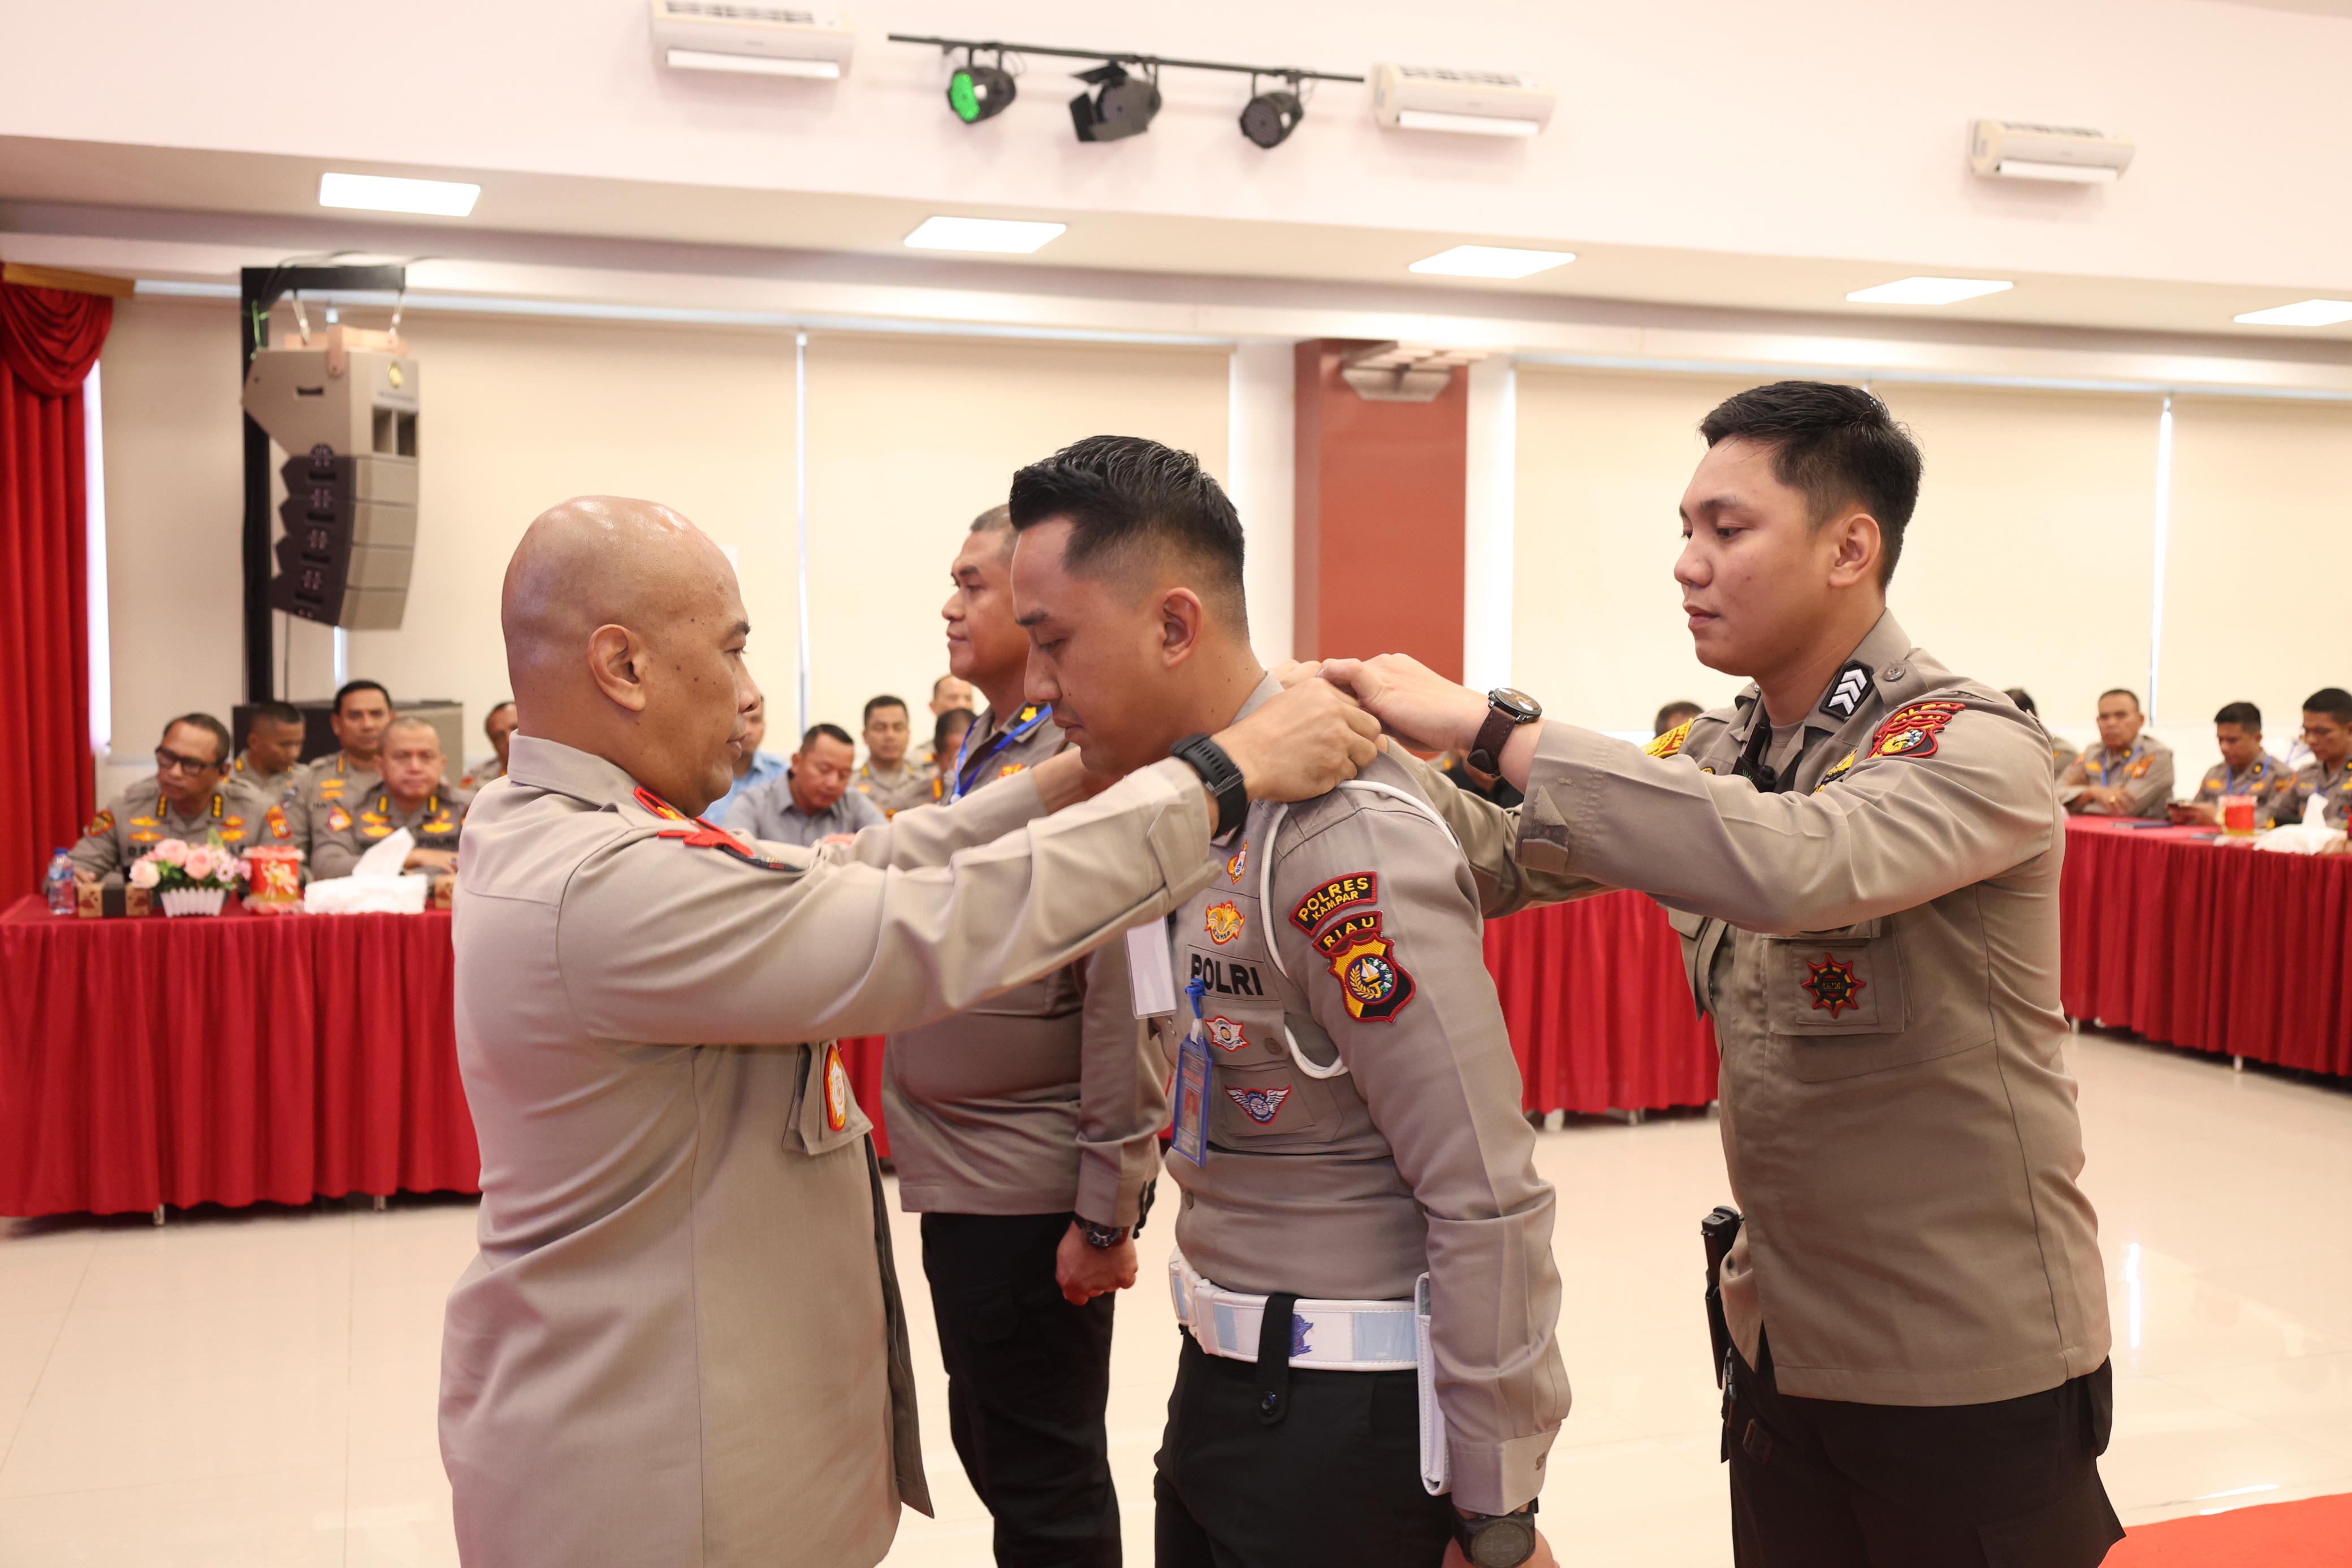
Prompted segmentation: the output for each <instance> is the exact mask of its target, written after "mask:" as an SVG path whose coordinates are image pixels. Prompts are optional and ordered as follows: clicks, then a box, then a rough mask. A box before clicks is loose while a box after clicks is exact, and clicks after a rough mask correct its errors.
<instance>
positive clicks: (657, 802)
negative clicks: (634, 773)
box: [636, 784, 692, 822]
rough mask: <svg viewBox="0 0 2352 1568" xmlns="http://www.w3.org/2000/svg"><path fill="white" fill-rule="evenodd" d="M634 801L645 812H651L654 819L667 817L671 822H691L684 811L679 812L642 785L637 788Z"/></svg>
mask: <svg viewBox="0 0 2352 1568" xmlns="http://www.w3.org/2000/svg"><path fill="white" fill-rule="evenodd" d="M636 801H637V804H638V805H640V806H643V807H644V808H645V809H646V810H648V811H651V812H652V813H653V814H654V815H655V816H656V817H667V818H668V819H669V820H670V821H673V822H684V821H692V819H691V818H689V817H688V816H687V814H686V813H685V812H684V811H681V810H678V809H677V807H675V806H673V805H671V804H670V803H669V802H668V801H667V800H663V799H662V798H661V797H660V796H658V795H656V794H655V793H654V792H653V791H652V790H650V789H646V787H645V786H644V785H642V784H640V785H638V786H637V790H636Z"/></svg>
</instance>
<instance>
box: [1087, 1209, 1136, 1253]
mask: <svg viewBox="0 0 2352 1568" xmlns="http://www.w3.org/2000/svg"><path fill="white" fill-rule="evenodd" d="M1076 1218H1077V1221H1078V1234H1079V1235H1080V1236H1082V1237H1084V1238H1085V1239H1086V1243H1087V1246H1089V1247H1116V1246H1118V1244H1119V1243H1120V1242H1122V1241H1124V1240H1126V1239H1127V1227H1126V1226H1124V1225H1097V1224H1096V1223H1095V1222H1094V1221H1093V1220H1091V1219H1088V1218H1086V1217H1085V1216H1084V1215H1079V1216H1077V1217H1076Z"/></svg>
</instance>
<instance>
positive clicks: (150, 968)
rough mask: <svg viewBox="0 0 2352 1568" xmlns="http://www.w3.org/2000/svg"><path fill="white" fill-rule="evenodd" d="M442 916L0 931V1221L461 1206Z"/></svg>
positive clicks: (464, 1183)
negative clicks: (436, 1199)
mask: <svg viewBox="0 0 2352 1568" xmlns="http://www.w3.org/2000/svg"><path fill="white" fill-rule="evenodd" d="M451 957H452V955H451V952H450V946H449V916H448V915H446V914H425V915H333V916H324V915H247V914H244V913H242V912H239V913H236V914H228V915H219V916H216V917H214V918H210V919H205V918H196V919H184V920H167V919H164V918H163V917H161V916H153V917H150V918H148V919H144V920H82V919H79V918H75V917H69V916H58V915H51V914H49V913H48V911H47V908H46V907H45V906H44V905H43V904H42V902H41V901H40V900H39V899H37V898H27V899H24V900H22V901H20V902H19V903H17V904H16V905H15V906H14V907H12V908H10V909H8V910H7V911H6V912H5V914H0V1214H16V1215H29V1214H61V1213H70V1212H79V1211H89V1212H95V1213H100V1214H108V1213H120V1212H125V1211H137V1210H142V1209H150V1208H153V1207H155V1206H156V1205H158V1204H171V1205H173V1206H178V1207H184V1206H186V1205H190V1204H195V1203H206V1202H209V1203H223V1204H230V1205H238V1204H249V1203H257V1202H265V1201H267V1202H275V1203H307V1202H309V1201H310V1198H311V1197H313V1196H314V1195H318V1194H326V1195H328V1196H337V1195H341V1194H343V1193H352V1192H364V1193H376V1194H388V1193H392V1192H396V1191H409V1192H430V1191H457V1192H472V1191H475V1190H477V1188H478V1183H479V1180H480V1176H481V1160H480V1156H479V1155H478V1153H477V1151H476V1148H475V1144H474V1124H473V1120H472V1118H471V1117H470V1116H469V1115H468V1114H467V1110H466V1095H465V1090H464V1088H463V1086H462V1085H461V1084H460V1083H459V1082H458V1077H457V1039H456V1035H455V1031H454V1029H453V1027H452V1020H451V1016H450V996H451V989H450V987H451Z"/></svg>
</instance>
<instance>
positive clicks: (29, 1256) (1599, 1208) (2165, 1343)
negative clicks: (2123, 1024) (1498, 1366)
mask: <svg viewBox="0 0 2352 1568" xmlns="http://www.w3.org/2000/svg"><path fill="white" fill-rule="evenodd" d="M2074 1062H2075V1067H2076V1070H2077V1071H2078V1074H2079V1075H2080V1077H2081V1079H2082V1082H2083V1106H2084V1116H2085V1119H2086V1122H2087V1124H2088V1136H2089V1146H2090V1155H2091V1166H2090V1170H2089V1173H2088V1180H2089V1182H2090V1186H2091V1190H2092V1194H2093V1197H2095V1199H2096V1200H2097V1202H2098V1205H2099V1210H2100V1216H2101V1220H2102V1232H2103V1236H2104V1239H2105V1248H2106V1256H2107V1264H2108V1274H2109V1281H2110V1291H2111V1292H2112V1297H2113V1304H2114V1312H2115V1319H2116V1352H2115V1356H2116V1375H2117V1376H2116V1412H2117V1413H2116V1438H2115V1444H2114V1447H2113V1448H2112V1449H2111V1450H2110V1451H2109V1453H2108V1456H2107V1458H2106V1461H2105V1473H2106V1478H2107V1485H2108V1489H2109V1490H2110V1491H2111V1492H2112V1493H2113V1494H2114V1497H2115V1500H2116V1506H2117V1508H2119V1509H2120V1510H2121V1511H2122V1512H2123V1515H2124V1519H2125V1522H2126V1523H2127V1524H2128V1523H2137V1522H2142V1521H2149V1520H2155V1519H2161V1518H2168V1517H2171V1516H2173V1515H2176V1514H2180V1513H2188V1512H2193V1511H2199V1510H2210V1509H2215V1508H2222V1507H2229V1506H2234V1505H2238V1504H2242V1503H2248V1502H2269V1501H2280V1500H2286V1499H2290V1498H2294V1497H2301V1496H2306V1495H2312V1494H2315V1493H2322V1492H2331V1491H2345V1490H2352V1249H2347V1247H2346V1246H2345V1244H2344V1241H2343V1235H2342V1232H2341V1231H2340V1230H2339V1229H2338V1228H2337V1226H2338V1224H2339V1223H2340V1219H2339V1214H2340V1202H2341V1199H2342V1197H2343V1196H2344V1195H2345V1194H2346V1193H2347V1192H2352V1090H2341V1089H2334V1088H2328V1087H2324V1086H2319V1085H2314V1084H2309V1083H2304V1082H2290V1081H2287V1080H2284V1079H2280V1078H2276V1077H2272V1076H2268V1075H2263V1074H2259V1073H2252V1072H2249V1073H2244V1074H2236V1073H2232V1072H2231V1071H2229V1070H2228V1067H2227V1066H2226V1064H2221V1063H2216V1062H2213V1061H2206V1060H2203V1059H2195V1058H2190V1057H2188V1056H2184V1055H2179V1054H2177V1053H2174V1052H2170V1051H2158V1050H2153V1049H2149V1048H2147V1047H2142V1046H2137V1045H2132V1044H2127V1043H2124V1042H2120V1041H2116V1040H2103V1039H2096V1038H2085V1039H2084V1040H2080V1041H2078V1042H2077V1046H2076V1049H2075V1052H2074ZM1540 1159H1541V1163H1542V1166H1543V1169H1544V1173H1545V1175H1546V1176H1549V1177H1550V1178H1551V1180H1552V1181H1553V1182H1555V1183H1556V1184H1558V1186H1559V1189H1560V1194H1561V1198H1562V1202H1561V1208H1560V1230H1559V1243H1558V1245H1559V1260H1560V1266H1561V1272H1562V1274H1563V1275H1564V1277H1565V1280H1566V1283H1567V1296H1566V1304H1565V1307H1564V1310H1563V1312H1562V1315H1561V1324H1560V1334H1561V1341H1562V1343H1563V1346H1564V1349H1565V1351H1566V1354H1567V1358H1568V1365H1569V1372H1570V1376H1571V1378H1572V1379H1573V1381H1574V1383H1575V1385H1576V1410H1575V1414H1574V1415H1573V1416H1570V1419H1569V1423H1568V1426H1567V1428H1566V1429H1565V1430H1564V1431H1563V1432H1562V1434H1561V1436H1560V1443H1559V1449H1558V1451H1557V1452H1556V1454H1555V1457H1554V1459H1553V1461H1552V1466H1551V1484H1550V1490H1549V1492H1548V1493H1547V1494H1546V1496H1545V1499H1544V1516H1543V1517H1544V1522H1545V1525H1546V1527H1547V1530H1548V1531H1549V1533H1550V1534H1551V1535H1552V1536H1553V1538H1554V1540H1555V1541H1557V1542H1559V1543H1560V1544H1561V1546H1562V1547H1563V1548H1564V1550H1563V1558H1564V1559H1565V1560H1570V1561H1580V1562H1584V1563H1629V1564H1630V1563H1641V1564H1643V1565H1645V1568H1675V1565H1680V1564H1688V1565H1692V1568H1699V1565H1707V1568H1713V1565H1715V1564H1720V1563H1727V1562H1728V1560H1729V1550H1728V1547H1727V1543H1726V1536H1725V1528H1724V1522H1723V1511H1724V1504H1723V1486H1724V1482H1723V1471H1722V1469H1721V1467H1720V1466H1719V1465H1717V1463H1716V1460H1715V1441H1716V1437H1715V1428H1714V1426H1713V1416H1714V1409H1715V1392H1714V1388H1713V1386H1712V1385H1711V1384H1710V1382H1709V1380H1708V1378H1707V1375H1706V1365H1705V1362H1706V1350H1705V1348H1704V1343H1705V1340H1704V1335H1705V1330H1704V1328H1703V1326H1702V1324H1701V1320H1700V1317H1699V1313H1698V1308H1697V1304H1696V1291H1695V1289H1694V1285H1695V1282H1696V1279H1697V1276H1698V1272H1699V1269H1698V1261H1697V1239H1696V1224H1697V1219H1698V1217H1699V1216H1700V1215H1701V1214H1703V1213H1705V1212H1706V1209H1707V1208H1708V1207H1710V1206H1712V1205H1713V1204H1715V1203H1716V1202H1717V1201H1719V1200H1720V1199H1721V1197H1723V1196H1724V1188H1723V1182H1722V1165H1721V1156H1720V1154H1719V1153H1718V1151H1717V1145H1716V1139H1715V1126H1714V1124H1713V1122H1712V1121H1711V1120H1708V1119H1706V1118H1704V1117H1679V1118H1665V1119H1658V1120H1653V1121H1652V1122H1650V1123H1649V1124H1646V1125H1643V1126H1639V1127H1627V1126H1621V1125H1617V1124H1610V1123H1591V1124H1579V1125H1577V1126H1575V1127H1573V1128H1570V1129H1567V1130H1564V1131H1563V1130H1558V1129H1555V1130H1553V1131H1551V1132H1549V1133H1547V1134H1544V1136H1543V1139H1542V1143H1541V1155H1540ZM472 1222H473V1210H472V1207H471V1206H470V1205H467V1204H464V1203H458V1202H454V1201H439V1202H434V1201H424V1200H417V1201H409V1202H404V1203H402V1204H399V1205H396V1206H395V1207H394V1209H393V1210H392V1211H391V1212H389V1213H385V1214H375V1213H372V1212H369V1211H367V1210H366V1209H365V1208H364V1207H320V1208H318V1209H315V1210H310V1211H300V1212H291V1213H289V1212H283V1211H276V1212H270V1213H267V1214H258V1215H217V1216H214V1215H207V1216H197V1217H191V1218H179V1217H175V1218H173V1222H172V1223H171V1224H170V1225H168V1226H166V1227H165V1228H163V1229H161V1230H157V1229H155V1228H152V1227H151V1226H149V1225H148V1223H147V1222H146V1221H145V1220H144V1219H143V1218H133V1219H115V1220H107V1221H102V1222H91V1221H80V1222H73V1221H47V1222H38V1223H29V1222H23V1221H16V1222H8V1221H0V1568H51V1565H53V1564H105V1565H118V1564H120V1565H130V1564H138V1565H141V1568H149V1565H161V1564H168V1565H170V1568H213V1565H220V1568H278V1565H280V1564H298V1563H299V1564H306V1565H307V1564H331V1563H350V1564H355V1565H356V1564H377V1563H398V1564H426V1563H454V1562H455V1561H456V1552H455V1550H454V1548H453V1547H452V1544H451V1542H450V1534H449V1502H448V1488H447V1484H446V1482H445V1481H444V1480H443V1479H442V1475H441V1469H440V1461H439V1459H438V1458H437V1457H436V1448H435V1444H434V1429H433V1415H434V1389H435V1383H436V1357H437V1354H438V1348H439V1331H440V1305H441V1298H442V1295H443V1293H444V1292H445V1291H446V1290H447V1288H448V1285H449V1282H450V1281H452V1280H454V1279H455V1278H456V1277H457V1272H458V1270H460V1269H461V1268H463V1267H464V1265H465V1262H466V1260H467V1257H468V1256H469V1255H470V1254H471V1251H472ZM900 1244H901V1247H902V1249H903V1250H902V1254H901V1256H902V1258H903V1259H904V1260H906V1262H907V1266H908V1272H909V1276H910V1278H909V1283H910V1285H911V1286H912V1287H913V1288H912V1290H911V1291H910V1297H911V1298H912V1299H913V1300H914V1301H917V1302H918V1303H919V1302H920V1301H922V1300H923V1293H922V1289H921V1283H920V1281H919V1278H915V1277H914V1275H915V1274H916V1271H917V1270H918V1269H919V1265H917V1264H916V1263H915V1262H914V1261H913V1260H914V1258H915V1256H916V1249H915V1238H914V1233H913V1228H912V1226H911V1225H910V1224H907V1223H905V1222H904V1221H903V1219H902V1223H901V1225H900ZM1161 1244H1164V1241H1163V1243H1161ZM1159 1249H1160V1244H1155V1246H1154V1248H1153V1249H1152V1250H1153V1251H1154V1252H1157V1251H1158V1250H1159ZM1156 1282H1157V1281H1156V1280H1154V1279H1151V1278H1149V1277H1148V1278H1147V1280H1146V1281H1145V1283H1146V1285H1147V1286H1148V1287H1149V1286H1152V1285H1155V1284H1156ZM1119 1312H1120V1329H1119V1335H1118V1348H1117V1352H1116V1366H1115V1373H1114V1385H1115V1386H1114V1389H1113V1393H1112V1396H1111V1408H1110V1425H1111V1437H1112V1444H1113V1452H1114V1456H1115V1461H1116V1464H1117V1467H1118V1485H1119V1492H1120V1497H1121V1499H1122V1500H1123V1501H1124V1503H1125V1504H1126V1521H1127V1529H1128V1540H1129V1545H1130V1553H1131V1560H1132V1561H1134V1562H1137V1563H1143V1562H1146V1561H1148V1559H1149V1544H1148V1543H1149V1542H1150V1464H1151V1452H1152V1449H1153V1448H1154V1446H1155V1445H1156V1443H1157V1441H1158V1437H1159V1429H1160V1419H1161V1416H1162V1412H1163V1406H1164V1402H1165V1397H1166V1389H1167V1385H1168V1378H1169V1375H1170V1368H1171V1363H1172V1360H1173V1357H1174V1352H1175V1343H1176V1342H1175V1333H1174V1329H1173V1327H1172V1324H1171V1315H1170V1312H1169V1307H1168V1301H1167V1296H1166V1293H1165V1291H1160V1290H1158V1289H1151V1288H1146V1289H1140V1290H1139V1291H1135V1292H1134V1293H1132V1294H1130V1295H1129V1296H1128V1297H1126V1298H1124V1299H1122V1301H1121V1302H1120V1307H1119ZM914 1315H915V1319H916V1343H915V1353H916V1358H917V1362H918V1364H919V1366H920V1367H921V1368H922V1369H923V1377H924V1389H923V1398H924V1409H925V1414H926V1416H927V1417H928V1418H929V1425H928V1428H927V1429H928V1431H929V1437H930V1439H931V1444H930V1453H929V1462H930V1470H931V1482H932V1488H933V1490H934V1492H935V1493H936V1494H937V1495H938V1497H939V1500H940V1517H939V1518H938V1519H936V1520H926V1519H922V1518H920V1517H918V1516H914V1515H909V1516H908V1518H907V1520H906V1521H905V1523H904V1525H903V1527H902V1529H901V1531H900V1534H899V1539H898V1548H897V1550H896V1551H895V1552H893V1553H892V1554H891V1557H890V1562H891V1563H893V1564H901V1565H915V1564H920V1565H923V1568H934V1565H938V1568H944V1565H948V1564H979V1563H986V1562H987V1561H988V1560H989V1553H988V1521H987V1518H986V1516H985V1515H984V1514H983V1513H982V1511H981V1510H980V1508H979V1506H978V1504H977V1502H976V1501H975V1500H973V1498H972V1496H971V1492H970V1490H968V1489H967V1488H966V1487H965V1486H964V1483H963V1478H962V1475H961V1471H960V1470H959V1469H957V1466H956V1462H955V1457H954V1454H953V1452H952V1451H951V1450H950V1448H949V1447H948V1445H947V1439H946V1430H945V1420H944V1416H943V1415H942V1413H941V1405H940V1396H941V1388H940V1374H939V1372H938V1354H937V1350H936V1348H935V1345H934V1344H933V1343H932V1341H931V1336H930V1332H929V1330H930V1324H929V1315H928V1313H926V1312H922V1311H921V1310H920V1308H919V1306H918V1310H917V1312H915V1314H914Z"/></svg>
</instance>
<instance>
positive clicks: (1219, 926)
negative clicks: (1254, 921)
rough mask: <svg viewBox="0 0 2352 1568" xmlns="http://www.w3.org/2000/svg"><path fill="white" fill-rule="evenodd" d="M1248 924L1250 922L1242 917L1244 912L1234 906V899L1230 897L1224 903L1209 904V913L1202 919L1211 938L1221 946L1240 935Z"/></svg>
mask: <svg viewBox="0 0 2352 1568" xmlns="http://www.w3.org/2000/svg"><path fill="white" fill-rule="evenodd" d="M1248 924H1249V922H1248V921H1246V920H1244V918H1243V917H1242V912H1241V911H1240V910H1239V909H1237V908H1235V907H1234V901H1233V900H1232V899H1230V898H1229V899H1227V900H1225V901H1224V902H1223V904H1211V905H1209V909H1208V913H1207V915H1205V916H1203V917H1202V925H1203V926H1204V927H1205V928H1206V929H1207V931H1208V933H1209V940H1210V941H1212V942H1214V943H1215V944H1216V945H1217V946H1220V947H1222V946H1224V945H1225V944H1226V943H1228V942H1230V941H1232V940H1233V939H1234V937H1236V936H1240V935H1241V934H1242V927H1243V926H1244V925H1248Z"/></svg>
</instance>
